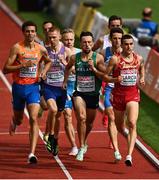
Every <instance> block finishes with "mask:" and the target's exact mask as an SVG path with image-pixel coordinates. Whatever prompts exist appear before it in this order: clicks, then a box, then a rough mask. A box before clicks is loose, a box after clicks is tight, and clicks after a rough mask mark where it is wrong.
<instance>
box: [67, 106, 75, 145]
mask: <svg viewBox="0 0 159 180" xmlns="http://www.w3.org/2000/svg"><path fill="white" fill-rule="evenodd" d="M64 119H65V131H66V134H67V137H68V139H69V142H70V143H71V146H72V147H75V146H76V142H75V131H74V127H73V123H72V109H70V108H65V110H64Z"/></svg>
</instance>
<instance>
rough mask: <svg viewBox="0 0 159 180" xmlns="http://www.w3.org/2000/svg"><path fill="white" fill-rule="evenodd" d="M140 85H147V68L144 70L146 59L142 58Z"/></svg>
mask: <svg viewBox="0 0 159 180" xmlns="http://www.w3.org/2000/svg"><path fill="white" fill-rule="evenodd" d="M139 75H140V79H139V83H140V85H141V86H144V85H145V68H144V59H143V58H142V57H141V58H140V69H139Z"/></svg>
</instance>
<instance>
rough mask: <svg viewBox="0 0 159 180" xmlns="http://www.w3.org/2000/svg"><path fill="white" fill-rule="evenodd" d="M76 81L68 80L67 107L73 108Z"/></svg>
mask: <svg viewBox="0 0 159 180" xmlns="http://www.w3.org/2000/svg"><path fill="white" fill-rule="evenodd" d="M74 86H75V82H74V81H68V82H67V99H66V103H65V108H69V109H72V107H73V104H72V94H73V91H74Z"/></svg>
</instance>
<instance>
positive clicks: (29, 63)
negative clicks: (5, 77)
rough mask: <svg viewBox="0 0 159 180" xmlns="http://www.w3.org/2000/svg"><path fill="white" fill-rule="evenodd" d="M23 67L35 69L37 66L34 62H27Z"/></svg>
mask: <svg viewBox="0 0 159 180" xmlns="http://www.w3.org/2000/svg"><path fill="white" fill-rule="evenodd" d="M21 64H22V67H33V66H35V65H36V64H35V63H34V62H33V61H26V62H22V63H21Z"/></svg>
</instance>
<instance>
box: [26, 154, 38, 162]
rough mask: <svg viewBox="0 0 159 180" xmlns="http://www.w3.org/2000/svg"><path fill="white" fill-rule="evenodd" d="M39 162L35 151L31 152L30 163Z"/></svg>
mask: <svg viewBox="0 0 159 180" xmlns="http://www.w3.org/2000/svg"><path fill="white" fill-rule="evenodd" d="M37 162H38V159H37V157H36V156H35V155H34V154H33V153H30V154H29V156H28V163H29V164H36V163H37Z"/></svg>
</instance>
